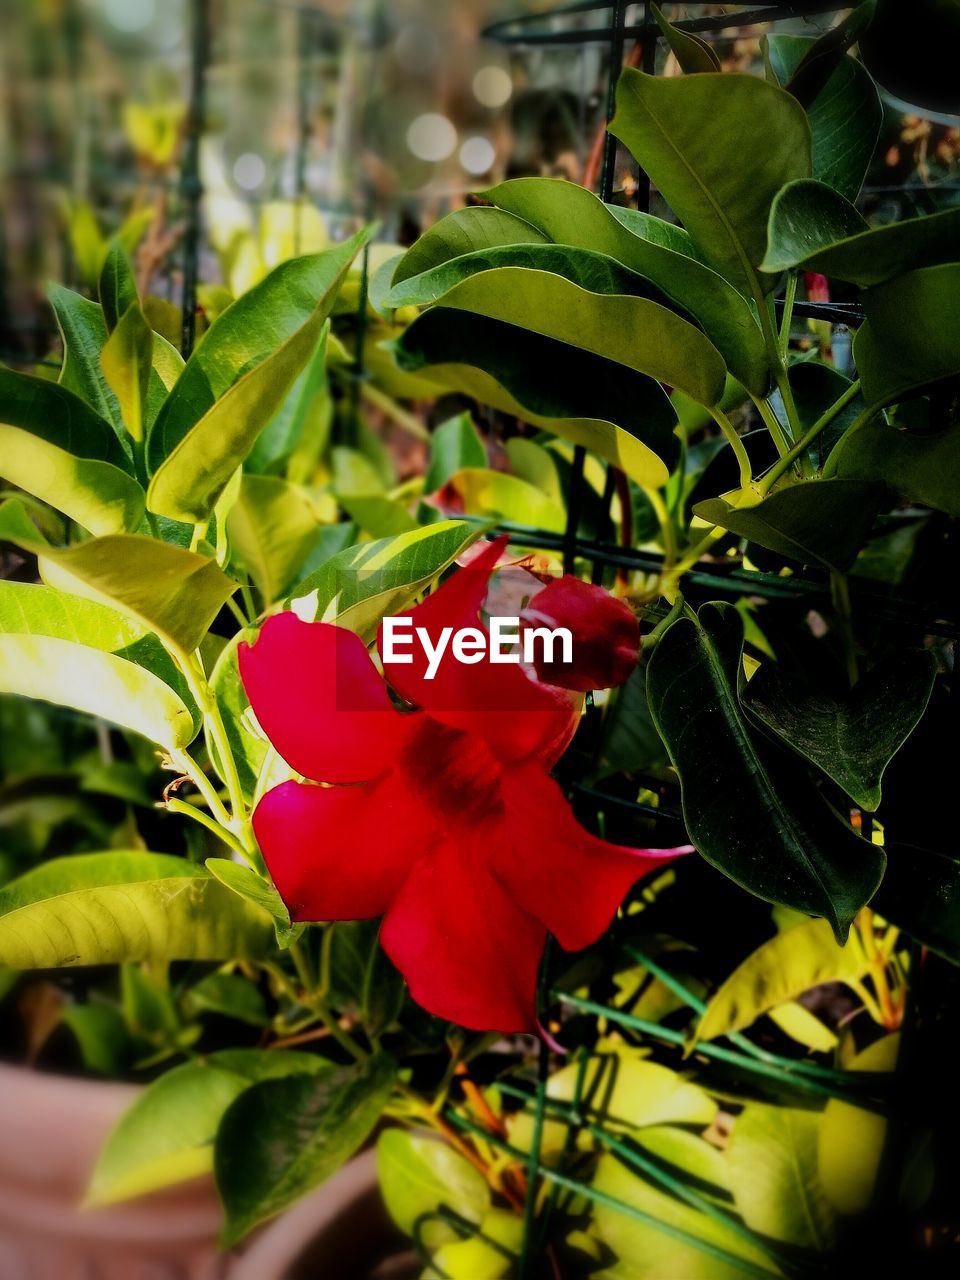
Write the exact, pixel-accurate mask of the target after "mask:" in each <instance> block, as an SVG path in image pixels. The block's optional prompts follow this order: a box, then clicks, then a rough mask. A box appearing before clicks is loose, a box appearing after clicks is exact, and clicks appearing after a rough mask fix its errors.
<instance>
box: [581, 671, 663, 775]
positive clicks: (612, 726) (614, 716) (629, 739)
mask: <svg viewBox="0 0 960 1280" xmlns="http://www.w3.org/2000/svg"><path fill="white" fill-rule="evenodd" d="M668 763H669V760H668V757H667V751H666V748H665V747H664V745H663V743H662V742H661V741H660V735H659V733H657V730H656V727H655V726H654V723H653V720H652V719H651V718H650V708H649V707H648V706H647V689H646V682H645V680H644V674H643V670H642V669H641V668H640V667H638V668H637V669H636V670H635V671H634V672H633V673H632V674H631V676H630V678H629V680H628V681H627V682H626V684H625V685H622V686H621V688H620V689H618V690H617V694H616V699H615V701H614V703H613V707H612V708H611V709H610V711H609V712H608V713H607V715H606V717H605V718H604V724H603V741H602V744H601V747H600V760H599V767H598V771H597V776H598V777H606V776H607V775H609V774H611V773H630V772H632V771H633V770H634V769H656V768H660V767H661V766H663V765H666V764H668Z"/></svg>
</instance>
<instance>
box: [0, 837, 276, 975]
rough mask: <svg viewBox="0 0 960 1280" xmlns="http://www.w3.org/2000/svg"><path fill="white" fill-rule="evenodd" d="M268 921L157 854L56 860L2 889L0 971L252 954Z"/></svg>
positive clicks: (183, 864) (189, 868)
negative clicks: (2, 968)
mask: <svg viewBox="0 0 960 1280" xmlns="http://www.w3.org/2000/svg"><path fill="white" fill-rule="evenodd" d="M269 937H270V925H269V917H268V916H267V915H266V914H265V913H264V912H263V911H260V910H259V909H258V908H256V907H253V906H251V905H250V904H248V903H246V902H244V901H243V900H242V899H240V898H238V897H237V896H236V895H235V894H232V893H230V892H229V890H227V889H226V888H225V887H224V886H223V885H221V884H219V883H218V881H216V880H215V879H213V877H212V876H210V875H209V874H208V873H207V872H206V871H204V870H203V868H202V867H198V866H196V865H195V864H193V863H191V862H187V861H186V860H185V859H184V858H172V857H168V856H167V855H166V854H160V853H115V852H114V853H77V854H73V855H71V856H70V857H67V858H54V859H53V860H52V861H50V862H45V863H44V864H43V865H42V866H39V867H37V868H36V869H35V870H33V871H28V872H27V873H26V875H23V876H21V877H20V878H19V879H18V880H14V881H13V882H12V883H11V884H8V885H7V886H6V887H5V888H4V889H2V890H0V967H4V968H10V969H55V968H60V967H62V966H74V965H102V964H119V963H121V962H123V961H134V960H153V961H157V960H224V959H233V958H235V957H238V956H245V955H259V954H261V953H262V952H263V951H264V950H265V949H266V945H267V943H268V940H269Z"/></svg>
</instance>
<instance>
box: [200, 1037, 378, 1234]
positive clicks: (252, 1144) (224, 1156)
mask: <svg viewBox="0 0 960 1280" xmlns="http://www.w3.org/2000/svg"><path fill="white" fill-rule="evenodd" d="M395 1076H396V1064H395V1063H394V1061H393V1060H392V1059H391V1058H389V1057H387V1056H385V1055H382V1054H381V1055H377V1056H375V1057H373V1058H368V1059H367V1060H366V1062H364V1063H363V1064H362V1065H360V1066H354V1067H345V1068H342V1069H340V1070H337V1071H333V1072H329V1073H324V1074H323V1075H321V1076H307V1075H294V1076H289V1077H288V1078H287V1079H284V1080H267V1081H263V1082H261V1083H260V1084H256V1085H254V1086H252V1088H250V1089H248V1090H246V1091H245V1092H244V1093H242V1094H241V1095H240V1097H238V1098H237V1099H236V1100H235V1101H234V1102H233V1103H232V1105H231V1106H230V1107H229V1109H228V1110H227V1112H226V1114H225V1115H224V1117H223V1121H222V1122H221V1125H220V1129H219V1131H218V1133H217V1140H216V1146H215V1151H214V1171H215V1174H216V1179H217V1188H218V1190H219V1192H220V1197H221V1199H222V1201H223V1207H224V1210H225V1211H226V1218H227V1221H226V1226H225V1227H224V1230H223V1236H222V1241H223V1244H224V1245H225V1246H227V1245H231V1244H234V1243H236V1241H238V1240H240V1239H242V1238H243V1237H244V1236H245V1235H246V1234H247V1232H249V1231H251V1230H252V1229H253V1228H254V1227H255V1226H257V1224H258V1223H260V1222H264V1221H265V1220H266V1219H267V1218H272V1217H273V1216H274V1215H275V1214H277V1213H279V1212H280V1211H281V1210H283V1209H286V1208H287V1207H288V1205H290V1204H292V1203H293V1202H294V1201H295V1200H298V1199H299V1198H300V1197H301V1196H302V1195H305V1194H306V1193H307V1192H308V1191H312V1190H313V1188H314V1187H317V1186H319V1185H320V1184H321V1183H322V1182H324V1181H325V1180H326V1179H327V1178H328V1177H330V1175H331V1174H332V1173H335V1172H336V1171H337V1169H338V1168H339V1167H340V1166H341V1165H342V1164H343V1163H344V1161H345V1160H348V1159H349V1158H350V1156H352V1155H353V1153H354V1152H355V1151H356V1150H357V1148H358V1147H359V1146H360V1145H361V1144H362V1143H363V1142H364V1141H365V1139H366V1138H367V1137H368V1135H369V1134H370V1132H371V1130H372V1129H373V1127H374V1125H375V1124H376V1123H377V1121H378V1120H379V1119H380V1116H381V1113H382V1111H383V1108H384V1107H385V1106H386V1104H387V1101H388V1099H389V1097H390V1094H391V1093H392V1091H393V1084H394V1079H395Z"/></svg>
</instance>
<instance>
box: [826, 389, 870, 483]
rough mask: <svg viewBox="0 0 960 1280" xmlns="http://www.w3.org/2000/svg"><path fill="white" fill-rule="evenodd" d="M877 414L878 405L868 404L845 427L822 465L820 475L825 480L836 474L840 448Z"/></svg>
mask: <svg viewBox="0 0 960 1280" xmlns="http://www.w3.org/2000/svg"><path fill="white" fill-rule="evenodd" d="M879 412H880V405H878V404H868V405H867V407H866V408H865V409H864V410H863V411H862V412H861V413H859V414H858V415H857V417H856V418H854V420H853V421H852V422H851V423H850V425H849V427H847V429H846V431H845V432H844V433H843V435H842V436H841V437H840V439H839V440H838V441H837V443H836V444H835V445H834V446H833V448H832V449H831V450H830V455H829V457H828V458H827V460H826V462H825V463H824V464H823V471H822V472H821V475H822V476H823V478H824V479H825V480H826V479H828V478H829V477H830V476H833V475H835V474H836V470H837V464H838V463H839V461H840V450H841V448H842V447H843V446H844V445H845V444H846V443H847V441H848V440H849V439H850V437H851V436H852V435H853V434H854V433H855V432H857V431H859V430H860V429H861V427H865V426H866V425H867V423H868V422H870V421H872V419H874V418H875V417H876V416H877V414H878V413H879Z"/></svg>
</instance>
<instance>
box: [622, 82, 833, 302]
mask: <svg viewBox="0 0 960 1280" xmlns="http://www.w3.org/2000/svg"><path fill="white" fill-rule="evenodd" d="M610 130H611V132H612V133H613V134H614V135H615V136H616V137H618V138H619V139H620V141H621V142H623V143H624V145H625V146H627V147H628V148H629V149H630V151H631V152H632V153H633V155H634V156H635V158H636V159H637V161H638V163H639V164H640V166H641V168H642V169H644V170H645V171H646V172H647V173H648V174H649V175H650V177H651V179H652V180H653V181H654V182H655V183H656V185H657V188H658V190H660V191H661V192H662V193H663V195H664V197H665V199H666V200H667V201H668V202H669V204H670V206H671V208H672V209H673V211H674V212H675V213H676V214H677V216H678V217H679V219H680V221H681V222H682V223H683V225H684V227H685V228H686V229H687V231H688V232H689V233H690V235H691V236H692V237H693V240H694V242H695V243H696V245H697V247H698V248H699V249H700V251H701V252H702V253H703V254H704V256H705V257H706V258H707V261H708V262H709V263H710V264H711V266H713V267H714V268H715V269H716V270H717V271H719V272H720V274H721V275H723V276H726V278H727V279H728V280H730V281H731V283H733V284H735V285H736V286H737V288H738V289H740V291H741V292H742V293H745V294H746V295H747V296H749V297H756V295H757V293H758V291H759V290H760V289H761V288H763V289H768V288H771V287H772V286H773V284H774V283H775V282H774V281H773V280H772V279H768V280H767V281H766V282H765V283H764V282H762V281H758V278H757V274H756V269H757V267H758V266H759V264H760V262H761V261H762V259H763V255H764V250H765V249H766V243H767V219H768V216H769V213H770V205H771V203H772V201H773V198H774V196H775V195H776V193H777V192H778V191H779V190H780V188H781V187H782V186H783V185H784V183H787V182H791V181H793V180H794V179H795V178H805V177H807V176H808V175H809V174H810V172H811V158H810V156H811V141H810V127H809V125H808V124H807V119H806V116H805V114H804V111H803V108H802V107H801V106H800V104H799V103H798V102H797V101H796V99H795V98H792V97H791V96H790V95H789V94H787V93H784V92H783V90H782V89H778V88H777V87H776V86H775V85H770V84H766V83H765V82H764V81H763V80H760V79H758V78H757V77H755V76H750V75H738V74H724V75H716V74H711V75H696V76H683V77H681V78H679V79H674V80H664V79H659V78H657V77H655V76H648V75H646V74H645V73H644V72H642V71H634V70H632V69H631V68H629V67H628V68H627V69H626V70H625V71H624V72H623V74H622V75H621V77H620V81H619V83H618V86H617V113H616V115H615V116H614V119H613V121H612V123H611V125H610ZM771 138H776V145H775V146H772V145H770V143H769V140H770V139H771ZM745 147H746V148H749V150H750V155H751V162H750V163H749V164H744V163H743V155H744V148H745Z"/></svg>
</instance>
